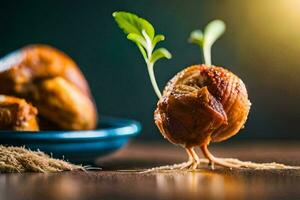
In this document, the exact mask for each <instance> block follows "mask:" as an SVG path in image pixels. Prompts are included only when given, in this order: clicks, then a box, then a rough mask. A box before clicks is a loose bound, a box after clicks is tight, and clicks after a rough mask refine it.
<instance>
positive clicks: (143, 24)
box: [113, 11, 155, 40]
mask: <svg viewBox="0 0 300 200" xmlns="http://www.w3.org/2000/svg"><path fill="white" fill-rule="evenodd" d="M113 17H114V18H115V20H116V22H117V23H118V25H119V27H120V28H121V29H122V30H123V31H124V32H125V33H127V34H129V33H135V34H138V35H142V30H145V31H146V33H147V35H148V36H149V37H150V38H151V40H152V39H153V37H154V35H155V31H154V28H153V26H152V25H151V24H150V23H149V22H148V21H147V20H145V19H143V18H140V17H138V16H137V15H135V14H132V13H129V12H122V11H121V12H114V13H113Z"/></svg>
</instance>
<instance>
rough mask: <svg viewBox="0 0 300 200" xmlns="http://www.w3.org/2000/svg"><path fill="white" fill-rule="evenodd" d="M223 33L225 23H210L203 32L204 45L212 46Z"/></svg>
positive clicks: (219, 21)
mask: <svg viewBox="0 0 300 200" xmlns="http://www.w3.org/2000/svg"><path fill="white" fill-rule="evenodd" d="M224 32H225V23H224V22H223V21H221V20H214V21H211V22H210V23H209V24H207V26H206V27H205V30H204V38H205V39H204V45H207V46H212V45H213V44H214V43H215V41H216V40H217V39H218V38H219V37H220V36H221V35H222V34H223V33H224Z"/></svg>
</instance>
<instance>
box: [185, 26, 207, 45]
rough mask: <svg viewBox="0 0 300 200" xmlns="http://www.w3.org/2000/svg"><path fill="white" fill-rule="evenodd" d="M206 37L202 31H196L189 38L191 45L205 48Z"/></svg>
mask: <svg viewBox="0 0 300 200" xmlns="http://www.w3.org/2000/svg"><path fill="white" fill-rule="evenodd" d="M203 41H204V36H203V33H202V31H201V30H194V31H193V32H192V33H191V35H190V38H189V42H190V43H194V44H198V45H200V46H201V47H202V46H203Z"/></svg>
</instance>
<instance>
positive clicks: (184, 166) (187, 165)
mask: <svg viewBox="0 0 300 200" xmlns="http://www.w3.org/2000/svg"><path fill="white" fill-rule="evenodd" d="M186 151H187V153H188V157H189V161H187V162H183V163H180V164H174V165H166V166H161V167H154V168H151V169H148V170H146V171H144V172H143V173H148V172H158V171H171V170H177V171H178V170H196V169H197V167H198V165H199V164H200V159H199V157H198V156H197V154H196V152H195V151H194V149H193V148H187V149H186Z"/></svg>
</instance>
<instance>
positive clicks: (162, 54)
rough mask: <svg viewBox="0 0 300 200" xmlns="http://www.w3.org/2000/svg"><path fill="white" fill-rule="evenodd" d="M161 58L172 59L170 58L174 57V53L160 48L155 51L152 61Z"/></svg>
mask: <svg viewBox="0 0 300 200" xmlns="http://www.w3.org/2000/svg"><path fill="white" fill-rule="evenodd" d="M161 58H167V59H170V58H172V55H171V53H170V52H169V51H168V50H167V49H165V48H159V49H157V50H155V51H154V52H153V54H152V56H151V59H150V62H151V63H155V62H156V61H157V60H159V59H161Z"/></svg>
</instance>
